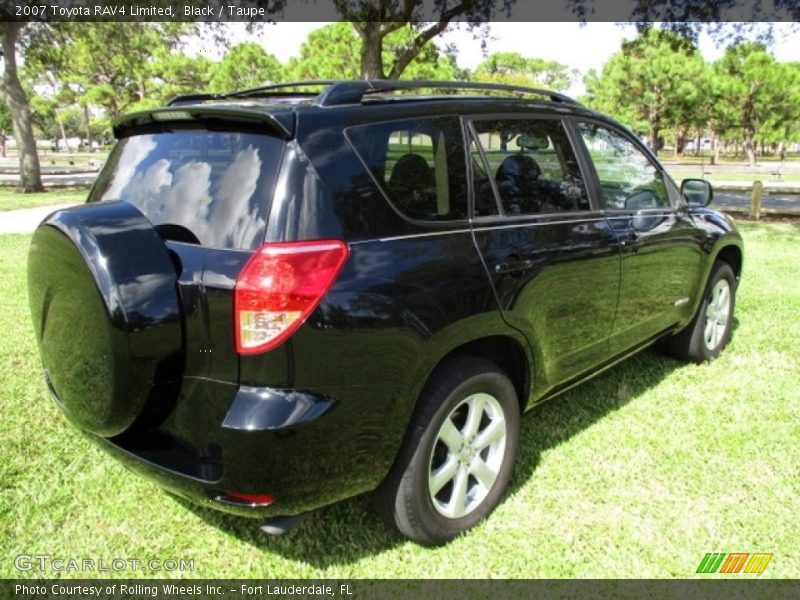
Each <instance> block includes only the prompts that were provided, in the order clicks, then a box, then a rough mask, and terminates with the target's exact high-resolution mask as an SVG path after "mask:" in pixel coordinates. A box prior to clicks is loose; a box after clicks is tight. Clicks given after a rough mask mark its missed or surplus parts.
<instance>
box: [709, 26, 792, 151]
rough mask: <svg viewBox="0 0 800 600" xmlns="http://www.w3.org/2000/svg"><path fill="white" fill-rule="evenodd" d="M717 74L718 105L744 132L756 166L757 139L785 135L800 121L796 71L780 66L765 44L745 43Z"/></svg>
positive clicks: (733, 49) (716, 67) (720, 64)
mask: <svg viewBox="0 0 800 600" xmlns="http://www.w3.org/2000/svg"><path fill="white" fill-rule="evenodd" d="M714 71H715V74H716V76H717V78H718V83H717V86H718V94H719V96H718V102H719V103H720V104H721V106H722V107H723V109H722V110H723V111H725V112H724V114H726V115H727V117H728V119H730V120H731V121H732V122H733V123H734V124H735V126H736V127H738V128H740V129H741V132H742V136H743V139H744V148H745V152H746V153H747V157H748V160H749V161H750V164H751V165H754V164H755V162H756V153H755V140H756V137H757V136H759V135H760V136H761V137H762V139H763V138H764V137H770V136H769V132H770V131H772V132H775V131H778V132H781V133H782V132H783V130H784V129H785V126H786V124H787V123H790V122H794V123H795V124H796V122H797V120H798V117H800V114H798V102H800V89H798V88H799V87H800V80H798V73H797V69H796V68H795V67H793V65H787V64H781V63H779V62H777V61H776V60H775V58H774V57H773V56H772V54H771V53H770V52H769V51H768V50H767V48H766V47H765V46H764V45H763V44H759V43H754V42H743V43H740V44H737V45H735V46H732V47H730V48H728V49H727V51H726V52H725V55H724V56H723V57H722V58H721V59H720V60H719V61H718V62H717V63H716V64H715V65H714ZM727 107H730V108H727Z"/></svg>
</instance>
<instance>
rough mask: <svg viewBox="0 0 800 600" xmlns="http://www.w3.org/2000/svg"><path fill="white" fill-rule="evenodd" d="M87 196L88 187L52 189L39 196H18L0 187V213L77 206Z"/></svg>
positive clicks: (84, 200) (12, 191) (11, 188)
mask: <svg viewBox="0 0 800 600" xmlns="http://www.w3.org/2000/svg"><path fill="white" fill-rule="evenodd" d="M88 194H89V188H88V187H75V188H63V189H52V190H49V191H47V192H42V193H39V194H18V193H17V192H15V191H14V188H13V187H9V186H0V212H2V211H4V210H17V209H20V208H34V207H36V206H49V205H51V204H69V203H72V204H78V203H81V202H86V196H87V195H88Z"/></svg>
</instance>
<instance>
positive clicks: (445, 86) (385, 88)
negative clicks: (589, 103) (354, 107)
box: [316, 79, 580, 106]
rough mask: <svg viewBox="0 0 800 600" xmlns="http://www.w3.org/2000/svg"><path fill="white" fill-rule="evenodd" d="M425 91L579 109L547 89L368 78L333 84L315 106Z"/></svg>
mask: <svg viewBox="0 0 800 600" xmlns="http://www.w3.org/2000/svg"><path fill="white" fill-rule="evenodd" d="M424 88H434V89H442V90H485V91H502V92H509V93H515V94H527V95H535V96H545V97H546V98H548V99H549V100H552V101H553V102H563V103H565V104H574V105H577V106H580V104H579V103H578V102H577V101H576V100H574V99H572V98H570V97H569V96H565V95H564V94H560V93H558V92H554V91H552V90H544V89H539V88H529V87H522V86H517V85H505V84H499V83H481V82H472V81H427V80H420V81H397V80H389V79H366V80H360V81H338V82H334V83H332V84H331V85H329V86H328V87H327V88H325V90H324V91H323V92H322V93H321V94H320V95H319V96H317V100H316V103H317V105H319V106H339V105H342V104H358V103H360V102H362V101H363V100H364V96H366V95H368V94H378V93H381V92H392V91H395V90H413V89H424Z"/></svg>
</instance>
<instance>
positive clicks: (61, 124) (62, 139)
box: [56, 112, 69, 152]
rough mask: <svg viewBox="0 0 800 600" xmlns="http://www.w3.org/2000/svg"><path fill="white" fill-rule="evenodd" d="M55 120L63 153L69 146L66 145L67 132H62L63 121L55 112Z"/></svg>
mask: <svg viewBox="0 0 800 600" xmlns="http://www.w3.org/2000/svg"><path fill="white" fill-rule="evenodd" d="M56 120H57V121H58V128H59V129H60V130H61V141H62V142H64V151H65V152H66V151H68V150H69V144H68V143H67V132H66V131H65V130H64V121H63V120H62V119H61V116H59V114H58V113H57V112H56Z"/></svg>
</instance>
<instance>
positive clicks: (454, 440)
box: [439, 417, 464, 453]
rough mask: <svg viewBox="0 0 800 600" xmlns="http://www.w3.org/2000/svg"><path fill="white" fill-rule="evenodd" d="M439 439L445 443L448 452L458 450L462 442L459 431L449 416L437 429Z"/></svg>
mask: <svg viewBox="0 0 800 600" xmlns="http://www.w3.org/2000/svg"><path fill="white" fill-rule="evenodd" d="M439 439H440V440H442V441H443V442H444V443H445V444H446V445H447V448H448V449H449V450H450V452H454V453H455V452H458V451H459V450H460V449H461V445H462V444H463V443H464V439H463V437H462V436H461V432H460V431H459V430H458V429H457V428H456V426H455V425H453V422H452V421H451V420H450V418H449V417H448V418H447V419H445V421H444V423H443V424H442V429H441V430H440V431H439Z"/></svg>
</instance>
